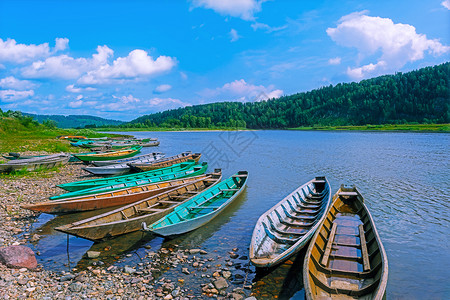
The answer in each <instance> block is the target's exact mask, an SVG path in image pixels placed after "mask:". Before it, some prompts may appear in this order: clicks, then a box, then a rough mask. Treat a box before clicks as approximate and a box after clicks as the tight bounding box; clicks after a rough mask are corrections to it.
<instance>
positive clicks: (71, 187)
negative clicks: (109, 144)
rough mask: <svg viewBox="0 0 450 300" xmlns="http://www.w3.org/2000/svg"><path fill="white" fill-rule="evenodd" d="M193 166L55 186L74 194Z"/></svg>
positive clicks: (191, 163) (188, 165)
mask: <svg viewBox="0 0 450 300" xmlns="http://www.w3.org/2000/svg"><path fill="white" fill-rule="evenodd" d="M194 165H195V162H194V161H188V162H184V163H180V164H176V165H173V166H171V167H167V168H163V169H158V170H154V171H148V172H142V173H138V174H128V175H121V176H114V177H108V178H102V179H91V180H81V181H74V182H68V183H63V184H60V185H57V187H60V188H62V189H64V190H66V191H69V192H74V191H79V190H84V189H89V188H95V187H100V186H104V185H109V184H118V183H122V182H128V181H136V180H143V179H146V178H150V177H154V176H162V175H167V174H170V173H177V172H181V171H184V170H185V169H189V168H192V167H193V166H194Z"/></svg>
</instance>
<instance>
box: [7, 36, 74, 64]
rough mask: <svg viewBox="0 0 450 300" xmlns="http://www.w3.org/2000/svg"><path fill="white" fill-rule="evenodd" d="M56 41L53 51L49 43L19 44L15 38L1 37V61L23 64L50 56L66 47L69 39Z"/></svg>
mask: <svg viewBox="0 0 450 300" xmlns="http://www.w3.org/2000/svg"><path fill="white" fill-rule="evenodd" d="M55 43H56V45H55V48H54V49H53V51H51V50H50V47H49V45H48V43H43V44H39V45H34V44H30V45H26V44H18V43H17V42H16V40H14V39H6V40H2V39H1V38H0V61H2V62H10V63H16V64H23V63H26V62H30V61H34V60H36V59H40V58H44V57H48V56H50V55H51V54H52V53H55V52H57V51H61V50H64V49H66V48H67V45H68V43H69V40H68V39H66V38H57V39H56V40H55Z"/></svg>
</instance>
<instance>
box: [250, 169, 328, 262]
mask: <svg viewBox="0 0 450 300" xmlns="http://www.w3.org/2000/svg"><path fill="white" fill-rule="evenodd" d="M330 204H331V194H330V184H329V182H328V180H326V178H325V177H316V178H314V179H313V180H311V181H309V182H307V183H305V184H304V185H302V186H300V187H299V188H297V189H296V190H294V191H293V192H292V193H290V194H289V195H288V196H286V197H285V198H284V199H282V200H281V201H280V202H278V203H277V204H276V205H274V206H273V207H272V208H271V209H269V210H268V211H267V212H265V213H264V214H263V215H261V217H260V218H259V219H258V221H257V223H256V225H255V229H254V230H253V234H252V239H251V243H250V250H249V256H250V261H251V263H252V264H253V265H255V266H256V267H259V268H268V267H272V266H275V265H277V264H280V263H282V262H283V261H285V260H287V259H289V258H290V257H292V256H293V255H294V254H296V253H297V252H299V251H300V250H301V249H302V248H303V247H305V245H307V243H308V242H309V240H310V239H311V237H312V236H313V235H314V233H315V231H316V230H317V228H318V227H319V224H320V222H321V221H322V220H323V219H324V218H325V212H326V210H327V209H328V208H329V206H330Z"/></svg>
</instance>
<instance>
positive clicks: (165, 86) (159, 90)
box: [153, 84, 172, 94]
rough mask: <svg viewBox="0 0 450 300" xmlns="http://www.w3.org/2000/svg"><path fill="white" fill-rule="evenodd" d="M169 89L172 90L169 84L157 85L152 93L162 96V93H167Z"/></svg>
mask: <svg viewBox="0 0 450 300" xmlns="http://www.w3.org/2000/svg"><path fill="white" fill-rule="evenodd" d="M170 89H172V86H171V85H170V84H161V85H158V86H157V87H156V88H155V90H154V91H153V93H155V94H162V93H164V92H167V91H169V90H170Z"/></svg>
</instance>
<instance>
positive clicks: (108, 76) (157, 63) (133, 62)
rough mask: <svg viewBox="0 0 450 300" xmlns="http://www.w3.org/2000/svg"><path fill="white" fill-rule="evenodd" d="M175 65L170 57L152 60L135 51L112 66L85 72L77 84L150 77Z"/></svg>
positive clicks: (141, 52)
mask: <svg viewBox="0 0 450 300" xmlns="http://www.w3.org/2000/svg"><path fill="white" fill-rule="evenodd" d="M176 63H177V61H176V59H174V58H172V57H169V56H159V57H158V58H157V59H153V57H151V56H149V55H148V53H147V52H146V51H144V50H140V49H136V50H133V51H131V52H130V53H129V54H128V56H126V57H119V58H117V59H116V60H115V61H114V62H113V63H112V65H109V64H105V65H102V66H101V67H100V68H97V69H94V70H92V71H89V72H87V74H85V75H83V76H82V77H81V78H79V79H78V81H77V82H78V83H79V84H84V85H95V84H108V83H112V82H114V80H120V79H134V78H136V77H141V76H151V75H155V74H160V73H163V72H166V71H169V70H170V69H172V68H173V67H174V66H175V65H176Z"/></svg>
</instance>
